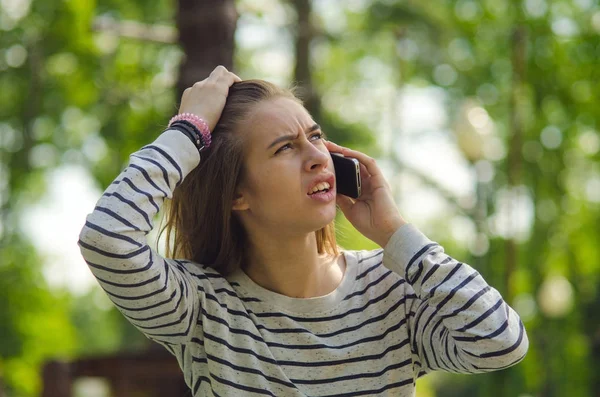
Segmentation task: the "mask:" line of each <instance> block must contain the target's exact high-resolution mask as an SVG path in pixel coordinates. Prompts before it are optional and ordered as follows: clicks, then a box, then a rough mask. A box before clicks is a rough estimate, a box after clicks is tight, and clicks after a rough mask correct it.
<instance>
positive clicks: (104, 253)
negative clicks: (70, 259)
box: [79, 240, 150, 259]
mask: <svg viewBox="0 0 600 397" xmlns="http://www.w3.org/2000/svg"><path fill="white" fill-rule="evenodd" d="M79 245H80V246H82V247H83V248H85V249H87V250H90V251H94V252H96V253H98V254H100V255H102V256H105V257H107V258H117V259H131V258H133V257H135V256H138V255H140V254H143V253H144V252H146V251H148V250H149V249H150V247H149V246H147V245H145V246H143V247H142V248H140V249H138V250H135V251H133V252H130V253H128V254H115V253H114V252H110V251H104V250H102V249H100V248H98V247H96V246H94V245H90V244H88V243H86V242H84V241H82V240H79Z"/></svg>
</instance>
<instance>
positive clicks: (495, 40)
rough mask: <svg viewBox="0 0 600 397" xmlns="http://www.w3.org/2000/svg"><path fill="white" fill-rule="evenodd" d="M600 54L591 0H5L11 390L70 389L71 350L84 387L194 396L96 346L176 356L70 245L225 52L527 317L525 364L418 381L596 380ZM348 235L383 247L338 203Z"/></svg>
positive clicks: (0, 22) (1, 40) (572, 395)
mask: <svg viewBox="0 0 600 397" xmlns="http://www.w3.org/2000/svg"><path fill="white" fill-rule="evenodd" d="M599 59H600V5H599V3H598V0H514V1H496V0H481V1H475V0H431V1H426V2H416V1H410V0H403V1H400V0H399V1H396V0H380V1H379V0H346V1H341V0H313V1H311V0H238V1H232V0H195V1H194V0H179V1H176V0H174V1H167V0H154V1H143V0H96V1H93V0H38V1H32V0H0V237H1V242H0V396H2V397H17V396H18V397H32V396H40V395H42V393H43V395H44V396H49V397H56V396H59V395H61V393H63V394H62V395H66V394H65V393H68V392H65V391H63V392H60V391H58V392H55V393H54V394H51V392H49V391H48V389H49V388H52V387H54V386H56V385H53V384H49V383H57V382H58V383H59V380H57V379H58V378H57V377H56V376H55V375H53V374H56V373H59V374H60V373H61V369H60V368H63V369H62V373H63V375H64V374H67V373H71V374H74V373H75V372H76V371H75V370H74V369H73V368H79V369H78V370H77V371H79V372H77V374H79V375H78V376H79V377H78V378H77V379H73V380H74V383H73V384H72V389H71V390H72V391H73V395H74V396H86V397H88V396H94V397H108V396H113V397H117V396H158V395H161V396H163V395H164V396H167V395H168V396H173V395H175V396H183V395H188V396H189V395H190V394H189V392H188V393H186V392H185V391H182V392H181V393H180V392H175V391H174V390H175V389H173V388H171V389H170V390H171V392H166V394H157V393H158V392H157V391H156V390H157V388H153V389H152V390H148V391H145V392H144V391H140V390H137V389H135V390H134V388H130V389H129V391H128V392H127V391H125V392H118V391H116V390H117V389H118V386H115V385H117V384H118V382H119V380H118V379H117V380H115V378H114V377H115V376H118V374H117V375H115V374H114V373H113V374H112V375H111V376H113V378H111V379H108V378H106V377H104V378H103V377H102V376H104V375H103V374H102V370H101V369H99V368H101V367H102V366H98V365H97V366H96V367H94V365H91V364H90V363H98V362H103V363H104V365H105V367H107V366H108V367H110V368H112V369H115V368H119V370H118V371H117V372H118V373H120V374H121V375H122V376H129V375H125V374H127V370H128V368H129V369H131V368H132V367H136V368H138V366H139V368H142V367H144V366H145V367H147V368H152V369H154V370H157V369H158V371H155V372H156V373H160V372H161V371H160V368H163V367H161V366H162V365H163V364H156V363H155V362H153V361H151V360H150V359H149V358H148V357H150V356H152V354H155V353H148V352H153V351H155V348H153V347H151V346H149V344H150V342H149V341H148V340H147V339H146V338H145V337H143V336H142V335H141V334H140V333H138V332H137V331H136V330H134V329H133V327H131V326H130V325H129V324H128V323H126V322H125V321H124V319H123V318H122V316H121V315H120V314H119V313H118V312H117V311H116V310H115V309H114V308H113V307H112V305H111V304H110V302H109V301H108V299H107V298H106V297H105V296H104V294H103V292H102V291H101V290H100V289H99V287H98V286H97V285H96V284H95V282H94V280H93V279H92V277H91V274H90V272H89V271H88V269H87V266H86V265H85V263H84V262H83V260H82V259H81V258H80V256H79V250H78V247H77V245H76V243H77V238H78V233H79V230H80V228H81V227H82V225H83V223H84V218H85V215H86V214H87V213H89V212H90V211H91V210H92V208H93V207H94V204H95V201H96V200H97V199H98V198H99V196H100V194H101V192H102V190H104V188H105V187H106V186H107V185H108V184H109V183H110V182H111V181H112V180H113V178H115V177H116V176H117V174H118V173H119V172H120V170H121V169H122V168H123V167H124V166H125V164H126V162H127V157H128V155H129V154H130V153H131V152H133V151H135V150H137V149H138V148H139V147H141V146H142V145H144V144H146V143H149V142H150V141H152V140H153V139H154V138H155V137H156V136H157V135H158V134H159V133H160V132H161V131H162V130H163V129H164V127H165V126H166V124H167V121H168V120H169V118H170V117H171V116H172V115H173V114H174V113H176V111H177V106H178V98H179V95H180V93H181V91H182V90H183V89H184V88H185V87H187V86H190V85H192V84H193V83H194V82H195V81H197V80H201V79H203V78H205V77H206V76H207V75H208V73H209V72H210V71H211V70H212V69H213V68H214V67H215V66H216V65H218V64H223V65H225V66H227V67H228V68H230V69H232V70H234V71H235V72H236V73H237V74H238V75H240V76H241V77H242V78H246V79H247V78H263V79H266V80H269V81H272V82H275V83H277V84H280V85H284V86H287V85H289V84H291V83H296V84H298V86H299V87H300V92H301V94H302V96H303V98H304V99H305V103H306V106H307V108H308V109H309V110H310V112H311V114H312V115H313V116H314V118H315V120H317V122H319V123H320V124H321V125H322V126H323V128H324V131H325V132H326V133H327V134H328V135H329V138H330V139H332V140H333V141H336V142H338V143H340V144H343V145H347V146H350V147H353V148H357V149H359V150H363V151H366V152H367V153H369V154H370V155H372V156H374V157H376V158H377V159H378V161H379V163H380V165H381V167H382V168H383V169H384V171H385V172H386V175H387V176H388V178H389V181H390V183H391V184H392V186H393V189H394V194H395V195H396V198H397V201H398V204H399V206H400V208H401V211H402V213H403V215H404V216H405V217H406V218H407V219H408V220H409V221H411V222H413V223H415V224H416V225H417V226H418V227H419V228H421V230H423V231H424V232H425V233H426V234H428V235H429V236H430V237H431V238H432V239H434V240H436V241H438V242H440V243H442V244H443V245H444V247H445V248H446V251H447V252H448V253H449V254H450V255H452V256H454V257H456V258H458V259H459V260H462V261H464V262H467V263H469V264H471V265H473V266H474V267H475V268H476V269H478V270H479V271H480V272H481V273H482V274H483V275H484V277H485V278H486V279H487V280H488V282H489V283H490V284H492V285H493V286H494V287H495V288H497V289H498V290H499V291H500V292H501V293H502V294H503V296H504V297H505V299H506V300H507V301H508V302H509V303H510V304H511V305H512V306H513V307H514V308H515V309H516V311H517V312H518V313H519V314H520V315H521V317H522V319H523V321H524V322H525V325H526V328H527V330H528V334H529V338H530V341H531V347H530V350H529V354H528V356H527V358H526V359H525V360H524V361H523V362H522V363H520V364H519V365H517V366H516V367H513V368H511V369H509V370H505V371H501V372H497V373H492V374H485V375H477V376H466V375H453V374H444V373H436V374H432V375H429V376H426V377H424V378H422V379H420V380H419V381H418V383H417V396H418V397H454V396H506V397H508V396H519V397H530V396H531V397H533V396H569V397H576V396H600V370H599V368H600V315H599V314H598V313H599V312H600V291H599V288H600V264H599V261H598V259H599V249H598V239H599V237H600V227H599V223H600V222H599V218H600V166H599V159H600V154H599V151H600V135H599V129H600V95H599V93H600V68H599V66H600V64H599V62H598V60H599ZM338 233H339V237H338V238H339V242H340V244H341V245H342V246H344V247H345V248H348V249H370V248H375V245H374V244H373V243H371V242H370V241H368V240H366V239H364V238H362V237H361V236H360V235H359V234H358V233H357V232H356V231H355V230H354V229H353V228H352V227H351V226H350V225H349V224H348V223H347V222H346V221H345V220H344V219H342V218H341V217H340V218H338ZM134 356H135V357H142V359H141V361H137V362H136V363H135V364H132V363H133V361H131V360H130V358H131V357H134ZM143 357H146V358H143ZM86 360H87V361H86ZM94 360H97V361H94ZM98 360H99V361H98ZM102 360H105V361H102ZM110 360H115V361H110ZM127 360H130V361H127ZM144 360H145V361H144ZM67 363H74V364H73V365H74V366H72V367H68V364H67ZM76 363H78V364H77V365H79V366H78V367H77V366H75V364H76ZM107 363H108V364H107ZM111 363H112V364H111ZM123 363H125V364H123ZM127 363H129V364H127ZM161 363H162V362H161ZM84 364H85V365H88V367H85V365H84ZM61 365H62V367H61ZM65 365H67V366H66V367H65ZM90 365H91V366H90ZM119 365H120V367H119ZM84 367H85V368H91V369H89V370H88V371H87V372H86V371H84V370H81V368H84ZM145 367H144V368H145ZM48 368H50V369H52V368H54V369H52V370H49V369H48ZM57 368H58V370H57ZM69 368H70V369H69ZM94 368H95V369H94ZM102 368H104V367H102ZM164 368H166V367H164ZM48 371H50V372H48ZM52 371H55V372H52ZM56 371H58V372H56ZM69 371H71V372H69ZM74 371H75V372H74ZM113 372H114V371H113ZM43 374H45V375H44V376H45V377H46V378H47V379H46V385H45V387H44V382H43ZM132 376H133V375H132ZM59 377H60V376H59ZM107 379H108V380H107ZM121 381H122V379H121ZM69 387H71V386H69ZM43 390H45V391H43ZM123 390H126V389H123Z"/></svg>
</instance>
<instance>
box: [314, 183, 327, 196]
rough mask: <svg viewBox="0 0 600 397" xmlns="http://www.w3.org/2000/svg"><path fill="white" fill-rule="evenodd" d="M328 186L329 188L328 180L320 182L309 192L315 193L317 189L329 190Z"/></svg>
mask: <svg viewBox="0 0 600 397" xmlns="http://www.w3.org/2000/svg"><path fill="white" fill-rule="evenodd" d="M329 188H330V185H329V183H328V182H321V183H319V184H317V185H316V186H315V187H313V189H312V192H310V193H309V194H313V193H316V192H318V191H319V190H325V189H327V190H329Z"/></svg>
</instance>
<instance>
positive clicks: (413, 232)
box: [79, 130, 528, 397]
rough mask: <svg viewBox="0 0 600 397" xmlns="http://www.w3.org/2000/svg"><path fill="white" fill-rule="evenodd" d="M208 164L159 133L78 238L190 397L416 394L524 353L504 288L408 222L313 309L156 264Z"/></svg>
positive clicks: (168, 263)
mask: <svg viewBox="0 0 600 397" xmlns="http://www.w3.org/2000/svg"><path fill="white" fill-rule="evenodd" d="M199 161H200V156H199V154H198V151H197V150H196V148H195V147H194V145H193V144H192V143H191V141H190V140H189V139H188V138H187V137H186V136H185V135H183V134H182V133H180V132H179V131H175V130H168V131H165V132H163V133H162V134H161V135H160V136H159V137H158V138H157V139H156V140H155V141H154V142H153V143H152V144H150V145H147V146H145V147H143V148H142V149H141V150H139V151H137V152H135V153H133V154H132V155H131V157H130V162H129V165H128V166H127V167H126V168H125V170H124V171H123V172H122V173H121V174H120V175H119V176H118V177H117V179H116V180H115V181H114V182H113V183H112V184H111V185H110V186H109V187H108V189H107V190H106V191H105V192H104V194H103V195H102V197H101V198H100V200H99V201H98V203H97V205H96V207H95V208H94V210H93V212H92V213H91V214H90V215H88V216H87V219H86V222H85V226H84V227H83V229H82V231H81V233H80V236H79V246H80V248H81V252H82V255H83V257H84V259H85V261H86V262H87V264H88V265H89V268H90V269H91V271H92V272H93V274H94V276H95V277H96V278H97V280H98V282H99V284H100V285H101V287H102V288H103V289H104V291H105V292H106V294H108V296H109V297H110V299H111V300H112V302H113V303H114V305H115V306H116V307H117V308H118V309H119V310H120V311H121V312H122V313H123V315H124V316H125V317H126V318H127V319H128V320H129V321H130V322H131V323H132V324H133V325H134V326H135V327H137V328H138V329H139V330H140V331H141V332H143V333H144V334H145V335H146V336H147V337H148V338H150V339H151V340H153V341H156V342H158V343H160V344H162V345H163V346H165V347H166V348H167V349H168V350H169V351H170V352H171V353H172V354H173V355H175V357H176V358H177V360H178V362H179V365H180V366H181V369H182V371H183V374H184V377H185V381H186V383H187V385H188V386H189V387H190V389H191V390H192V394H193V395H194V396H240V395H249V396H250V395H256V396H258V395H267V396H298V397H299V396H367V395H380V396H414V393H415V382H416V379H417V378H418V377H420V376H422V375H424V374H427V373H428V372H430V371H433V370H445V371H450V372H456V373H478V372H486V371H492V370H498V369H503V368H506V367H509V366H511V365H514V364H516V363H517V362H519V361H520V360H521V359H522V358H523V357H524V356H525V354H526V351H527V348H528V339H527V335H526V333H525V329H524V327H523V324H522V322H521V320H520V318H519V317H518V315H517V314H516V313H515V311H514V310H513V309H512V308H510V307H509V306H508V304H507V303H506V302H504V300H503V299H502V297H501V296H500V294H499V293H498V291H497V290H495V289H494V288H492V287H490V286H489V285H488V284H487V283H486V282H485V280H484V279H483V278H482V277H481V275H480V274H479V273H478V272H477V271H476V270H474V269H473V268H472V267H470V266H469V265H467V264H464V263H461V262H458V261H456V260H454V259H453V258H451V257H450V256H448V255H446V254H445V253H444V250H443V248H442V247H441V246H440V245H438V244H437V243H434V242H432V241H431V240H429V239H428V238H427V237H426V236H425V235H423V234H422V233H421V232H420V231H419V230H418V229H417V228H415V227H414V226H413V225H411V224H408V225H404V226H402V227H401V228H400V229H398V230H397V231H396V232H395V234H394V235H393V236H392V237H391V239H390V241H389V242H388V244H387V245H386V247H385V248H384V249H377V250H372V251H353V250H344V251H342V252H343V255H344V256H345V259H346V264H347V265H346V271H345V274H344V276H343V279H342V281H341V282H340V284H339V286H338V287H337V288H336V289H335V290H334V291H332V292H331V293H329V294H327V295H325V296H320V297H315V298H308V299H301V298H291V297H287V296H283V295H280V294H277V293H275V292H272V291H269V290H267V289H264V288H262V287H260V286H259V285H257V284H256V283H254V282H253V281H252V279H250V278H249V277H248V276H247V275H246V274H245V273H244V272H243V271H242V270H238V271H235V272H234V273H232V274H231V275H228V276H227V277H223V276H222V275H221V274H219V272H217V271H215V270H214V269H212V268H211V267H209V266H207V264H198V263H193V262H190V261H187V260H174V259H166V258H163V257H161V256H160V255H159V254H157V253H156V252H155V251H154V250H153V249H151V248H150V246H149V245H148V243H147V241H146V236H147V234H148V232H149V231H150V230H151V229H152V227H153V218H154V217H155V215H156V214H157V213H158V212H159V210H160V208H161V205H162V203H163V200H164V199H165V198H167V197H171V195H172V193H173V189H175V188H176V187H177V186H178V185H179V184H180V183H181V181H182V180H183V179H184V178H185V177H186V175H187V174H188V173H189V172H190V171H191V170H192V169H193V168H194V167H196V166H197V165H198V164H199ZM290 255H293V252H290Z"/></svg>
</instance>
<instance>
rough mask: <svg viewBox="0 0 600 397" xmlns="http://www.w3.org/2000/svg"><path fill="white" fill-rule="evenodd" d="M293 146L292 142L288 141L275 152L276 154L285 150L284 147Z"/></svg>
mask: <svg viewBox="0 0 600 397" xmlns="http://www.w3.org/2000/svg"><path fill="white" fill-rule="evenodd" d="M291 147H292V144H291V143H287V144H285V145H283V146H282V147H280V148H279V149H277V151H276V152H275V154H277V153H279V152H283V151H284V149H289V148H291Z"/></svg>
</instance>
